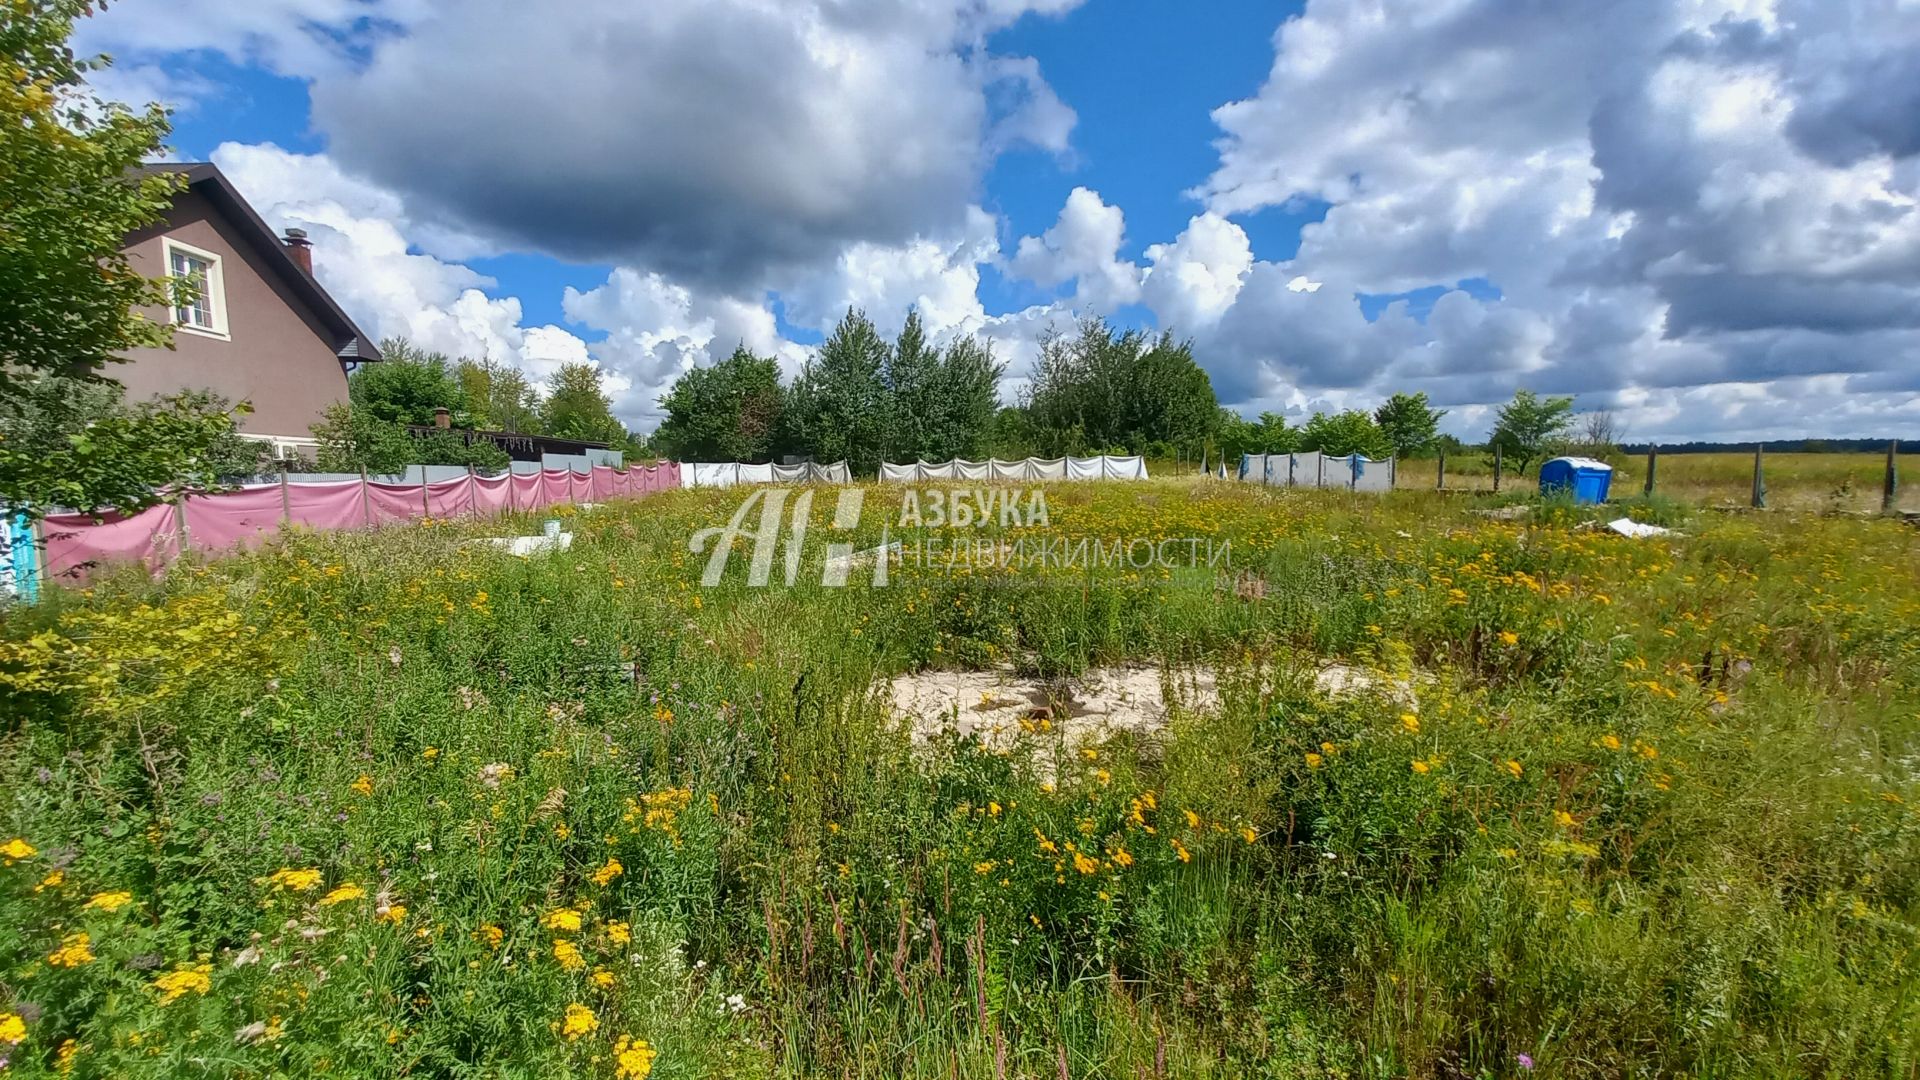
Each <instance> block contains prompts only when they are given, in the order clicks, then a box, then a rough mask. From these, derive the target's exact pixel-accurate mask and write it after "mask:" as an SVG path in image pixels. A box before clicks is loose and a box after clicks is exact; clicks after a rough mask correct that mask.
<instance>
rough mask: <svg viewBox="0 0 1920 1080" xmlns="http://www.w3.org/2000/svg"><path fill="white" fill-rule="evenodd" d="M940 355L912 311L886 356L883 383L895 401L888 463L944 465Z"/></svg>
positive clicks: (891, 407) (891, 409)
mask: <svg viewBox="0 0 1920 1080" xmlns="http://www.w3.org/2000/svg"><path fill="white" fill-rule="evenodd" d="M940 375H941V371H940V350H939V349H938V348H936V347H934V346H933V345H931V344H929V343H928V342H927V334H926V328H925V327H924V326H922V325H921V323H920V313H919V312H918V311H909V312H908V313H907V321H906V324H905V325H904V326H902V327H901V328H900V337H899V339H898V340H896V341H895V342H894V345H893V349H892V350H891V351H889V352H888V354H887V359H886V365H885V372H884V375H883V378H884V380H885V382H886V384H887V393H888V396H889V398H890V399H891V400H890V402H889V407H888V410H887V411H888V413H889V416H888V423H887V426H886V429H887V439H886V446H885V450H886V453H885V457H886V459H887V460H888V461H916V460H920V459H925V460H928V461H946V460H948V459H949V458H951V457H952V456H953V455H952V454H951V453H950V452H948V453H943V451H944V450H946V447H945V445H944V443H945V442H946V439H945V437H944V431H943V429H944V428H945V427H946V416H945V412H946V409H945V403H944V402H943V401H942V400H941V392H942V389H943V388H942V386H941V378H940Z"/></svg>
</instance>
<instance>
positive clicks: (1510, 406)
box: [1488, 390, 1573, 473]
mask: <svg viewBox="0 0 1920 1080" xmlns="http://www.w3.org/2000/svg"><path fill="white" fill-rule="evenodd" d="M1572 414H1573V399H1572V398H1570V397H1549V398H1543V397H1539V396H1538V395H1536V394H1535V393H1534V392H1533V391H1531V390H1516V391H1514V394H1513V400H1512V401H1509V402H1507V403H1506V404H1505V405H1502V406H1500V412H1499V415H1498V417H1497V418H1496V419H1495V421H1494V425H1493V433H1492V435H1491V436H1490V437H1489V438H1488V449H1489V450H1491V449H1493V448H1494V447H1498V448H1499V450H1500V455H1501V458H1502V459H1503V461H1504V463H1507V464H1511V465H1512V466H1513V468H1514V469H1515V471H1517V472H1521V473H1524V472H1526V471H1527V466H1528V465H1530V464H1532V463H1533V462H1535V461H1537V460H1539V459H1540V458H1542V457H1544V456H1545V455H1546V453H1547V450H1548V448H1549V446H1550V445H1551V444H1552V442H1553V441H1554V440H1555V439H1558V438H1560V437H1561V436H1563V435H1565V434H1566V432H1567V429H1568V428H1569V427H1571V426H1572V424H1573V415H1572Z"/></svg>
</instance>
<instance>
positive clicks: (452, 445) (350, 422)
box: [312, 403, 510, 475]
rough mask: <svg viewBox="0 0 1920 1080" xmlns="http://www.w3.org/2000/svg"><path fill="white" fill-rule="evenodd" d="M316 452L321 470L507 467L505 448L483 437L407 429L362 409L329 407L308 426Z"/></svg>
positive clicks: (379, 472)
mask: <svg viewBox="0 0 1920 1080" xmlns="http://www.w3.org/2000/svg"><path fill="white" fill-rule="evenodd" d="M312 430H313V437H314V441H316V442H318V443H319V444H320V445H319V449H318V451H317V453H316V455H315V460H316V461H317V462H318V465H319V468H320V470H321V471H322V472H359V471H360V470H363V469H364V470H366V471H367V472H369V473H374V474H377V475H386V474H390V473H397V472H400V471H401V470H403V469H405V468H406V467H407V466H409V465H471V466H473V467H474V468H476V469H483V470H487V471H493V470H496V469H504V468H506V467H507V464H508V462H509V460H510V459H509V457H508V456H507V452H506V451H505V450H502V449H500V448H499V447H498V446H495V445H494V444H493V443H490V442H486V441H484V440H478V439H476V440H474V441H472V442H468V441H467V436H466V433H465V432H461V431H437V430H432V429H414V430H409V429H408V427H407V426H406V425H405V424H402V423H399V422H397V421H393V420H380V419H377V418H375V417H374V416H373V415H372V414H371V413H369V412H368V411H366V410H364V409H358V408H352V407H349V406H347V405H344V404H338V403H336V404H333V405H329V406H328V407H327V409H326V412H325V413H324V414H323V418H322V419H321V421H320V422H319V423H317V424H315V425H313V428H312Z"/></svg>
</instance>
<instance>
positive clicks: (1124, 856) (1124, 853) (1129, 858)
mask: <svg viewBox="0 0 1920 1080" xmlns="http://www.w3.org/2000/svg"><path fill="white" fill-rule="evenodd" d="M1109 854H1110V855H1112V857H1113V864H1114V865H1115V866H1121V867H1126V866H1132V865H1133V853H1132V852H1130V851H1128V850H1127V849H1126V848H1123V847H1117V848H1114V849H1113V850H1112V851H1111V852H1109Z"/></svg>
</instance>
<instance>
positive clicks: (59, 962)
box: [47, 934, 94, 968]
mask: <svg viewBox="0 0 1920 1080" xmlns="http://www.w3.org/2000/svg"><path fill="white" fill-rule="evenodd" d="M93 959H94V957H93V939H92V938H90V937H88V936H87V935H86V934H68V935H67V936H66V937H64V938H61V939H60V947H59V948H58V949H55V950H54V951H53V954H52V955H51V956H49V957H47V963H48V964H49V965H51V966H53V967H70V968H77V967H85V966H86V965H88V964H91V963H93Z"/></svg>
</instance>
